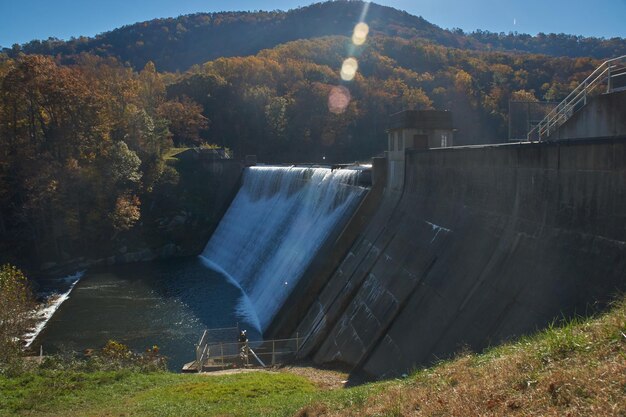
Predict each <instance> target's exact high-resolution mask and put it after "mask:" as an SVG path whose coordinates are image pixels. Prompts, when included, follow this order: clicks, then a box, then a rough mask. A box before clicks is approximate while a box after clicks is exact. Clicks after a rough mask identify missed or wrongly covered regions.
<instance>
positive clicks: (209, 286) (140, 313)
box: [32, 257, 261, 371]
mask: <svg viewBox="0 0 626 417" xmlns="http://www.w3.org/2000/svg"><path fill="white" fill-rule="evenodd" d="M39 285H40V289H46V290H48V291H53V290H54V285H55V283H54V282H51V281H50V280H48V281H40V282H39ZM57 285H58V284H57ZM59 289H60V288H59ZM62 291H63V290H60V291H59V292H62ZM246 304H247V303H246V296H245V295H244V294H243V292H242V291H241V289H240V288H239V287H238V286H237V285H236V284H234V283H233V282H232V281H230V280H229V279H228V278H227V277H225V276H224V275H223V274H221V273H220V272H218V271H216V270H214V269H211V268H210V267H209V266H207V264H206V262H202V260H201V259H199V258H196V257H193V258H183V259H176V260H168V261H160V262H146V263H137V264H131V265H122V266H117V267H109V268H106V269H103V270H100V271H98V270H90V271H87V272H86V273H85V274H84V275H83V277H82V278H81V279H80V280H79V281H78V283H77V284H76V285H75V287H74V288H73V289H72V291H71V293H70V295H69V297H68V298H67V300H65V301H64V302H63V304H61V305H60V307H59V309H58V310H57V311H56V312H55V314H54V315H53V316H52V317H51V319H50V320H49V321H48V323H47V325H46V326H45V328H44V329H43V330H42V331H41V333H40V334H39V336H38V337H37V338H36V339H35V341H34V342H33V345H32V347H33V348H34V349H35V350H36V351H38V350H39V346H40V345H43V348H44V352H45V353H46V354H50V353H61V352H70V351H76V352H82V351H83V350H84V349H88V348H100V347H102V346H104V344H106V342H107V341H108V340H116V341H118V342H121V343H124V344H126V345H128V346H129V347H130V348H131V349H133V350H134V351H144V350H145V349H147V348H148V347H151V346H153V345H158V346H159V348H160V352H161V353H162V354H163V355H165V356H166V357H168V367H169V368H170V369H171V370H173V371H179V370H180V369H181V367H182V365H183V364H184V363H185V362H190V361H191V360H193V359H194V344H195V343H197V341H198V338H199V337H200V335H201V334H202V331H203V330H204V329H205V328H221V327H233V326H236V325H237V324H239V327H240V328H242V329H247V330H248V334H249V337H250V339H251V340H258V339H260V338H261V335H260V334H259V333H258V331H257V330H256V324H255V322H256V321H257V319H256V317H255V316H254V313H253V312H251V311H250V310H246V309H242V307H241V306H242V305H243V306H245V305H246ZM233 342H234V340H233Z"/></svg>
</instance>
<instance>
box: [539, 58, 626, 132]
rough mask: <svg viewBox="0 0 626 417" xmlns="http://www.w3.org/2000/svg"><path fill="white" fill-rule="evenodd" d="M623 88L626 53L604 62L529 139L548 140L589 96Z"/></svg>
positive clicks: (625, 86)
mask: <svg viewBox="0 0 626 417" xmlns="http://www.w3.org/2000/svg"><path fill="white" fill-rule="evenodd" d="M623 90H626V55H622V56H620V57H617V58H613V59H609V60H608V61H605V62H603V63H602V65H600V66H599V67H598V68H596V70H595V71H593V72H592V73H591V75H589V76H588V77H587V78H586V79H585V80H584V81H583V82H582V83H580V84H579V85H578V87H576V88H575V89H574V91H572V92H571V93H570V94H569V95H568V96H567V97H566V98H565V99H564V100H563V101H562V102H560V103H559V104H558V105H557V106H556V107H555V108H554V109H553V110H552V111H551V112H550V113H548V114H547V116H546V117H545V118H544V119H543V120H542V121H540V122H539V123H538V124H537V125H536V126H535V127H534V128H533V129H532V130H531V131H530V132H528V135H527V139H528V140H529V141H530V142H535V141H543V140H546V139H547V138H548V137H549V136H550V135H551V134H552V133H554V132H555V131H556V130H557V129H558V128H559V127H560V126H561V125H562V124H563V123H565V122H566V121H567V120H569V118H570V117H572V115H574V113H576V112H577V111H578V110H580V109H582V108H583V107H584V106H585V105H586V104H587V99H588V98H589V97H591V96H593V95H597V94H602V93H606V94H608V93H613V92H617V91H623Z"/></svg>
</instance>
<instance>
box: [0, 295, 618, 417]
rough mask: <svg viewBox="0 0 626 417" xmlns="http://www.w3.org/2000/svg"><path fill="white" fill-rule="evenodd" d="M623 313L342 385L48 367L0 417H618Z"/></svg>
mask: <svg viewBox="0 0 626 417" xmlns="http://www.w3.org/2000/svg"><path fill="white" fill-rule="evenodd" d="M625 317H626V303H625V302H624V299H623V297H622V298H621V300H620V302H618V303H617V304H616V305H615V306H614V308H613V309H612V311H610V312H609V313H608V314H606V315H604V316H601V317H598V318H595V319H591V320H587V321H583V320H579V321H574V322H571V323H569V324H566V325H564V326H562V327H558V326H554V327H552V328H550V329H548V330H546V331H544V332H541V333H539V334H538V335H535V336H533V337H528V338H524V339H522V340H520V341H518V342H516V343H511V344H508V345H504V346H500V347H496V348H493V349H491V350H488V351H487V352H485V353H483V354H475V353H471V352H462V353H460V354H459V355H458V357H457V358H456V359H454V360H450V361H446V362H442V363H440V364H437V365H435V366H433V367H430V368H426V369H420V370H416V371H415V372H414V373H412V374H411V375H407V376H406V377H405V378H403V379H401V380H391V381H384V382H376V383H367V384H362V385H358V386H352V387H348V386H349V385H353V384H355V383H356V384H358V381H357V380H355V379H354V378H352V379H351V380H350V384H348V386H345V387H344V389H340V387H342V386H343V383H344V382H346V381H345V378H346V375H345V374H342V373H339V372H335V371H323V370H314V369H311V368H286V369H282V370H275V371H279V372H254V373H237V374H232V373H231V374H228V375H219V376H209V375H180V374H172V373H164V372H147V373H146V372H139V371H137V370H132V369H118V370H108V371H106V370H97V371H96V370H95V369H98V366H99V365H98V363H97V362H95V363H91V365H90V362H86V363H77V362H75V363H73V364H67V363H65V364H63V363H62V362H61V363H59V362H56V361H55V360H54V359H51V360H48V361H46V362H45V363H44V366H42V367H41V368H39V369H33V370H30V371H26V372H23V373H18V374H12V375H10V374H1V373H0V416H31V417H37V416H59V415H63V416H68V417H71V416H84V415H90V416H122V415H123V416H127V417H140V416H151V417H154V416H172V415H176V416H181V417H184V416H198V415H204V416H214V415H229V416H290V415H297V416H300V417H304V416H381V415H385V416H403V415H415V416H442V415H458V416H461V415H494V416H495V415H507V416H566V415H567V416H572V417H575V416H621V415H624V414H625V413H626V404H625V403H624V401H623V400H624V388H625V387H626V379H625V375H626V364H625V362H624V355H626V321H625ZM100 366H102V365H101V364H100ZM338 388H339V389H338Z"/></svg>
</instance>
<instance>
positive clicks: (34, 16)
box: [0, 0, 626, 47]
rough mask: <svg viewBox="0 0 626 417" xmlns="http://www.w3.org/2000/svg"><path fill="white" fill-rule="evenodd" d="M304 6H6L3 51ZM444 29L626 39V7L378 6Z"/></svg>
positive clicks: (546, 1)
mask: <svg viewBox="0 0 626 417" xmlns="http://www.w3.org/2000/svg"><path fill="white" fill-rule="evenodd" d="M311 2H312V1H299V0H266V1H254V0H229V1H225V0H125V1H123V0H107V1H103V0H99V1H94V0H82V1H78V0H72V1H70V0H56V1H55V0H0V46H5V47H7V46H11V45H12V44H14V43H24V42H27V41H30V40H32V39H47V38H48V37H50V36H53V37H57V38H60V39H68V38H69V37H71V36H80V35H86V36H93V35H96V34H98V33H102V32H105V31H108V30H112V29H115V28H117V27H119V26H122V25H125V24H132V23H135V22H139V21H144V20H150V19H154V18H157V17H175V16H179V15H181V14H188V13H195V12H211V11H221V10H258V9H262V10H268V9H269V10H274V9H280V10H288V9H291V8H296V7H299V6H305V5H307V4H310V3H311ZM377 3H379V4H384V5H388V6H392V7H395V8H398V9H402V10H406V11H407V12H409V13H411V14H414V15H418V16H422V17H424V18H425V19H426V20H428V21H430V22H431V23H434V24H436V25H438V26H441V27H444V28H454V27H460V28H461V29H463V30H465V31H473V30H475V29H484V30H489V31H492V32H509V31H518V32H523V33H530V34H536V33H538V32H546V33H549V32H556V33H561V32H563V33H569V34H576V35H584V36H602V37H607V38H609V37H614V36H619V37H626V23H624V20H625V18H626V0H596V1H593V2H589V1H583V0H474V1H472V0H379V1H377Z"/></svg>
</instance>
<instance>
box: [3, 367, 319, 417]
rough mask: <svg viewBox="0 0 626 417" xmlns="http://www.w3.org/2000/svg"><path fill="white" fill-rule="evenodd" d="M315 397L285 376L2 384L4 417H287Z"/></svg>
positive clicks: (150, 376)
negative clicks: (226, 416) (224, 416)
mask: <svg viewBox="0 0 626 417" xmlns="http://www.w3.org/2000/svg"><path fill="white" fill-rule="evenodd" d="M315 392H316V388H315V386H314V385H313V384H312V383H311V382H310V381H308V380H306V379H305V378H303V377H299V376H296V375H290V374H285V373H267V372H255V373H246V374H236V375H228V376H221V377H212V376H205V375H180V374H172V373H167V372H154V373H147V374H142V373H136V372H125V371H114V372H101V371H99V372H93V373H81V372H69V371H61V372H37V373H28V374H24V375H21V376H19V377H15V378H0V416H68V417H70V416H154V417H158V416H181V417H182V416H199V415H202V416H212V415H229V416H283V415H290V414H293V413H294V412H295V411H297V410H298V408H300V407H302V406H303V405H304V404H306V403H308V402H309V401H311V399H312V397H311V396H312V395H313V394H314V393H315Z"/></svg>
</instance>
